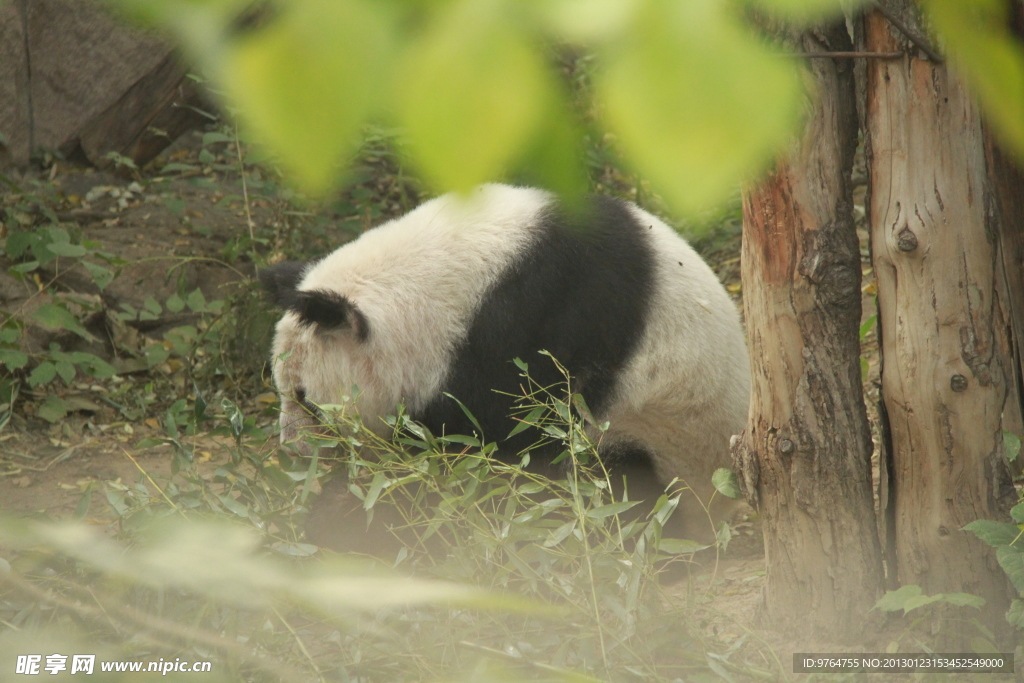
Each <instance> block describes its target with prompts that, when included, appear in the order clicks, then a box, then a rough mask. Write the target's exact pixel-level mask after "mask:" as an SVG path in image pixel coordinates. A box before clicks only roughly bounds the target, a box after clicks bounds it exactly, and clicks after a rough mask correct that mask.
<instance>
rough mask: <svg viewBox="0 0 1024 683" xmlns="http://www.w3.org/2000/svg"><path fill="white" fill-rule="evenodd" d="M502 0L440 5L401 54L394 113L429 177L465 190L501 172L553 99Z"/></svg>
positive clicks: (544, 76) (535, 58)
mask: <svg viewBox="0 0 1024 683" xmlns="http://www.w3.org/2000/svg"><path fill="white" fill-rule="evenodd" d="M513 12H514V8H513V7H512V5H511V4H510V3H507V2H504V1H503V0H457V1H456V2H452V3H449V4H448V5H446V6H442V7H440V8H439V9H438V10H437V11H436V12H435V15H434V17H433V19H434V21H433V22H432V24H431V25H430V26H429V28H428V29H427V32H426V34H425V35H424V36H423V38H422V39H421V40H418V41H416V42H415V43H414V44H413V45H412V47H411V48H410V49H409V50H408V51H407V52H406V54H405V56H404V64H403V68H402V69H401V77H400V78H399V79H398V83H397V94H396V98H397V100H398V112H399V116H400V117H401V121H402V122H403V123H404V124H405V127H406V129H407V131H408V135H409V142H410V145H411V147H412V148H413V150H414V151H415V153H416V154H415V160H416V161H417V162H418V163H419V165H420V167H421V168H422V170H423V173H424V175H425V176H426V177H427V179H428V180H429V181H430V182H432V183H433V184H434V185H436V186H437V187H438V188H439V189H442V190H468V189H469V188H471V187H472V186H473V185H476V184H477V183H480V182H483V181H485V180H490V179H494V178H496V177H497V176H499V175H500V174H501V173H502V172H503V171H504V170H505V169H506V167H507V166H508V164H510V163H511V162H513V161H514V160H515V158H516V157H518V156H519V155H520V153H521V152H522V150H523V149H524V148H525V147H526V146H527V144H528V143H529V142H530V140H531V138H532V137H533V135H534V133H535V131H536V130H537V129H538V127H539V124H540V123H541V121H542V120H543V118H544V115H545V114H544V113H545V111H546V110H547V109H548V108H549V104H550V103H551V102H552V100H553V89H552V87H551V82H550V80H549V75H548V73H547V71H546V68H545V66H544V64H543V62H542V61H541V59H540V57H539V55H538V54H537V52H536V49H535V48H534V47H533V46H532V45H530V44H529V43H528V42H527V40H526V39H525V38H524V37H523V36H521V35H519V33H518V32H517V30H516V29H517V28H518V26H519V22H517V21H515V17H514V16H513Z"/></svg>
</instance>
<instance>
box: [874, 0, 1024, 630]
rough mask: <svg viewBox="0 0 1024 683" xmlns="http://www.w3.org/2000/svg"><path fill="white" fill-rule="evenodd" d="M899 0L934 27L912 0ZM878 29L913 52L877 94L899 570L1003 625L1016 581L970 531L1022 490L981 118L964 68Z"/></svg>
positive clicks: (878, 252) (906, 13)
mask: <svg viewBox="0 0 1024 683" xmlns="http://www.w3.org/2000/svg"><path fill="white" fill-rule="evenodd" d="M886 5H887V8H888V9H889V11H891V12H895V13H897V14H898V15H899V16H900V17H901V18H902V19H903V21H904V22H905V23H907V24H908V25H910V26H911V27H912V28H915V29H916V30H917V31H919V32H920V33H921V34H925V32H924V31H920V28H919V23H918V21H917V17H916V14H915V7H914V5H913V3H911V2H910V0H893V1H892V2H887V3H886ZM865 36H866V37H865V40H866V44H867V47H868V49H870V50H876V51H880V52H889V51H896V50H907V55H906V56H905V57H903V58H901V59H898V60H884V61H883V60H871V61H870V62H869V63H868V65H867V102H866V118H867V132H866V140H867V143H868V149H869V178H870V184H871V188H872V192H871V197H870V203H869V206H868V216H869V220H870V224H871V231H872V235H871V237H872V239H871V242H872V252H873V255H872V258H873V262H874V270H875V275H876V278H877V280H878V303H879V330H878V331H879V346H880V351H881V355H882V375H881V376H882V400H883V402H884V404H885V412H886V414H887V415H888V422H889V432H890V438H891V443H890V444H889V449H888V451H889V453H890V457H891V458H892V461H891V463H890V464H889V466H890V468H891V469H890V471H891V472H892V474H893V481H892V482H891V486H892V489H893V493H894V509H893V514H894V527H893V528H894V530H895V539H894V540H895V548H896V554H897V567H896V569H897V573H898V578H899V582H900V583H901V584H917V585H920V586H921V587H922V588H923V589H924V590H925V592H927V593H938V592H954V591H965V592H970V593H974V594H977V595H981V596H983V597H984V598H985V599H986V600H987V601H988V605H987V616H988V617H989V618H990V619H991V621H990V623H991V624H993V625H995V624H998V623H999V622H1000V620H1001V619H1002V614H1003V612H1005V609H1006V599H1007V592H1006V581H1005V577H1004V576H1003V573H1002V571H1001V570H1000V569H999V568H998V566H997V565H996V562H995V557H994V554H993V553H992V552H991V549H989V548H988V547H987V546H985V545H984V544H983V543H981V542H980V541H979V540H977V539H976V538H975V537H974V536H973V535H972V534H970V533H968V532H965V531H961V528H962V527H963V526H964V525H965V524H967V523H969V522H971V521H974V520H976V519H982V518H987V519H1002V518H1004V517H1005V514H1006V507H1005V506H1006V504H1007V503H1008V502H1009V501H1010V500H1011V499H1012V497H1013V489H1012V486H1010V482H1009V477H1008V471H1007V468H1006V463H1005V458H1004V457H1003V453H1002V436H1001V432H1000V415H1001V413H1002V410H1003V404H1004V400H1005V398H1006V392H1007V384H1006V371H1007V366H1008V362H1007V359H1006V358H1005V357H1004V356H1003V355H1002V354H1001V349H1002V348H1005V347H1006V344H1005V343H1004V340H1003V339H1001V338H1000V335H1003V334H1004V331H1003V330H1001V329H1000V328H999V326H998V324H997V320H998V317H999V311H998V310H997V309H996V306H995V301H996V297H995V296H994V293H995V284H996V283H995V276H996V272H997V271H996V269H997V257H998V248H997V243H996V242H997V237H996V235H997V233H996V232H995V231H994V230H993V225H992V224H991V222H990V219H989V211H990V209H991V207H992V206H993V202H994V199H993V196H992V194H991V192H990V188H989V183H988V182H987V170H986V161H985V136H984V133H983V129H982V122H981V116H980V113H979V111H978V108H977V105H976V104H975V102H974V100H973V98H972V97H971V96H970V95H969V93H968V92H966V91H965V89H964V87H963V84H962V82H961V81H960V79H959V78H958V77H957V76H956V75H955V73H954V72H953V71H952V70H951V69H949V68H947V66H946V65H944V64H938V63H934V62H931V61H928V60H927V59H924V58H922V56H921V55H920V54H919V53H918V52H917V51H916V50H913V49H912V48H911V46H910V45H909V44H907V43H906V42H905V39H904V38H903V36H902V35H900V34H898V33H897V32H896V30H895V29H894V28H893V27H892V26H891V24H890V23H889V22H888V21H886V19H885V18H884V17H882V16H881V15H880V14H879V13H877V12H871V13H869V14H868V16H867V17H866V19H865ZM1008 496H1009V498H1008Z"/></svg>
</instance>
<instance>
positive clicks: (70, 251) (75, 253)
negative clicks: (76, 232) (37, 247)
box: [46, 242, 86, 258]
mask: <svg viewBox="0 0 1024 683" xmlns="http://www.w3.org/2000/svg"><path fill="white" fill-rule="evenodd" d="M46 248H47V249H49V250H50V251H51V252H53V253H54V254H56V255H57V256H67V257H70V258H77V257H79V256H84V255H85V253H86V249H85V247H83V246H82V245H80V244H68V243H67V242H50V243H49V244H47V245H46Z"/></svg>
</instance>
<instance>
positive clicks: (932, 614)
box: [872, 585, 999, 653]
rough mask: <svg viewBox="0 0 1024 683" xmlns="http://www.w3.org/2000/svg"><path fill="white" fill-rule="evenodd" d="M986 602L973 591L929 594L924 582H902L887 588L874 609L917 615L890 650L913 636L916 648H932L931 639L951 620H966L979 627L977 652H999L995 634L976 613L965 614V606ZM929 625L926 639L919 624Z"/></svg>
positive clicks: (926, 630)
mask: <svg viewBox="0 0 1024 683" xmlns="http://www.w3.org/2000/svg"><path fill="white" fill-rule="evenodd" d="M984 606H985V599H984V598H981V597H979V596H977V595H971V594H970V593H936V594H935V595H925V594H924V591H922V590H921V587H920V586H914V585H909V586H901V587H900V588H899V590H895V591H887V592H886V594H885V595H884V596H882V598H881V599H879V601H878V602H877V603H875V606H874V607H873V608H872V609H877V610H881V611H883V612H897V611H899V610H903V616H904V617H907V615H909V614H910V613H911V612H915V613H916V614H915V617H914V618H913V619H908V621H909V622H910V623H909V624H907V626H906V628H904V629H903V631H902V633H900V634H899V635H898V636H897V637H896V638H895V640H893V641H891V642H890V643H889V645H888V647H887V650H886V651H887V652H899V650H900V647H905V645H904V643H903V641H905V640H913V643H912V651H918V650H919V649H920V650H923V651H925V652H930V651H931V648H930V647H929V644H928V643H929V642H930V640H931V639H932V638H934V636H935V635H937V634H939V633H940V632H941V631H942V630H943V628H944V627H945V626H944V622H947V621H958V622H959V621H966V622H968V623H969V624H970V625H971V626H972V627H973V628H974V630H975V632H976V634H977V635H976V636H975V637H974V639H973V640H972V645H973V647H974V650H975V652H979V653H982V652H998V651H999V650H998V649H997V648H996V646H995V645H994V642H995V640H996V638H995V636H994V635H993V634H992V632H991V631H989V629H988V628H986V627H985V625H984V624H982V623H981V621H979V620H978V619H977V618H975V617H968V618H965V617H964V616H963V608H973V609H975V610H980V609H981V608H982V607H984ZM922 626H923V627H927V628H926V629H920V630H924V631H925V632H926V633H928V636H925V638H924V639H922V638H921V635H920V633H916V632H915V629H918V627H922Z"/></svg>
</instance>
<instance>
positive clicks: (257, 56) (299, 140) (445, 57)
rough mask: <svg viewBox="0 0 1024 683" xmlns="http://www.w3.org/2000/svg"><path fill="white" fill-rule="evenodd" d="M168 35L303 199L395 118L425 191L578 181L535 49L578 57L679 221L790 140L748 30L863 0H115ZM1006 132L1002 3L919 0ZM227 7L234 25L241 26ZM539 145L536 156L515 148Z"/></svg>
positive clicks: (567, 187) (788, 108) (1008, 135)
mask: <svg viewBox="0 0 1024 683" xmlns="http://www.w3.org/2000/svg"><path fill="white" fill-rule="evenodd" d="M113 1H115V4H116V5H118V6H119V7H121V8H123V9H124V10H126V11H127V12H129V13H130V14H131V15H133V16H135V17H137V18H139V19H141V20H142V21H144V22H148V23H150V24H151V25H156V26H158V27H162V28H164V29H169V30H171V31H173V32H175V33H176V34H177V36H178V38H179V39H180V41H181V42H182V43H183V44H184V45H185V46H186V48H187V49H188V50H189V51H190V52H191V54H192V56H193V58H195V59H196V60H197V62H198V63H199V64H200V65H201V66H202V67H203V68H205V69H206V70H207V72H208V73H209V75H210V77H211V79H212V80H213V82H214V84H215V85H216V87H217V88H219V89H220V90H222V91H223V92H224V93H225V94H226V96H227V98H228V100H229V103H230V104H231V105H232V106H234V107H237V108H238V111H239V115H240V117H241V119H242V121H243V122H244V123H245V125H246V128H247V129H248V130H249V131H250V132H251V133H252V137H253V138H254V139H256V140H259V141H261V142H262V143H263V144H264V145H265V146H266V147H267V148H268V149H269V150H270V151H272V152H273V153H275V154H276V155H277V156H278V157H279V159H280V161H281V163H282V165H283V166H284V167H285V168H286V169H287V170H288V171H290V172H291V174H293V175H294V177H295V179H296V181H297V182H298V183H299V184H300V185H301V186H302V187H303V189H305V190H307V191H309V192H311V193H314V194H324V193H326V192H328V191H329V190H330V189H331V188H333V187H334V186H335V185H336V184H337V183H338V182H339V181H340V180H341V179H342V178H343V175H342V174H341V173H339V170H340V168H342V167H343V166H344V165H346V164H347V163H348V162H349V161H350V160H351V158H352V157H353V155H354V152H355V149H356V147H357V145H358V142H359V137H360V136H359V133H360V127H361V125H362V124H363V123H365V122H368V121H377V122H383V123H385V124H386V125H397V126H399V127H400V128H402V129H403V130H404V131H405V133H406V135H407V136H408V142H409V146H410V149H411V152H412V160H413V162H414V164H415V165H416V166H417V168H418V170H419V172H420V173H421V174H422V175H423V177H424V178H425V179H426V180H427V181H428V182H430V183H431V184H432V185H433V186H434V189H435V190H438V191H447V190H465V189H467V188H469V187H471V186H472V185H474V184H477V183H480V182H483V181H487V180H495V179H498V178H501V177H503V176H507V175H508V174H514V173H516V172H517V171H519V170H521V167H522V166H524V165H535V164H542V165H545V166H548V167H549V168H548V169H547V171H546V172H545V173H544V174H543V175H542V176H541V177H543V178H544V180H545V181H546V182H547V184H549V185H550V186H551V187H552V189H555V190H560V191H563V192H566V193H569V194H571V193H572V192H574V191H578V190H579V189H580V188H582V187H584V186H585V183H583V182H581V180H580V177H579V176H580V174H581V171H580V164H577V163H572V159H574V158H576V157H578V156H579V155H578V149H579V147H580V145H579V134H578V133H576V131H579V130H582V127H580V126H578V125H577V124H578V123H579V122H578V121H575V120H574V118H575V115H574V114H573V113H572V108H571V107H570V106H569V101H570V99H571V96H570V95H569V93H568V92H567V89H565V88H563V87H561V86H560V83H559V80H558V78H557V77H556V70H555V69H553V68H551V67H552V66H553V65H552V63H551V62H552V61H553V60H552V59H550V51H551V46H552V45H565V44H569V45H572V46H574V47H576V48H579V49H582V50H583V51H585V52H587V53H591V54H593V55H595V57H596V61H597V65H598V67H597V69H596V73H595V77H594V79H595V87H594V89H593V96H594V98H595V102H594V105H595V109H596V110H597V112H598V117H599V119H600V120H601V122H602V123H603V124H604V125H606V126H607V128H608V130H609V131H610V132H611V133H612V134H613V135H614V136H615V139H616V143H617V145H618V146H619V147H620V148H621V153H622V154H623V156H624V158H625V160H626V162H627V163H629V164H631V165H632V166H634V167H635V169H636V170H637V171H638V172H639V173H640V174H642V175H643V176H645V177H647V178H650V180H651V181H652V183H653V186H654V188H655V190H656V191H658V192H659V193H660V194H661V195H662V196H663V197H664V198H665V199H666V200H667V201H668V202H669V203H670V204H671V206H672V208H673V209H675V210H676V211H678V212H680V213H682V214H683V215H684V216H687V217H692V216H694V215H695V214H698V213H699V212H701V211H706V210H707V209H709V208H711V207H714V206H717V205H719V204H721V203H722V202H724V201H725V200H727V199H728V198H729V196H730V194H731V193H732V192H733V191H734V188H735V187H736V184H737V182H739V181H742V180H745V179H750V178H752V177H754V176H756V174H757V173H758V172H761V171H763V170H764V169H765V168H766V167H767V166H768V165H769V164H770V163H771V161H772V159H773V158H774V157H775V155H777V154H778V153H780V152H781V151H782V150H784V149H785V147H786V144H787V143H788V142H789V140H790V139H791V138H792V136H793V135H794V134H795V133H796V131H797V130H798V128H797V127H798V125H799V123H800V118H801V117H800V113H801V110H802V108H803V106H804V102H805V99H806V98H805V97H804V93H803V92H802V87H801V80H800V78H799V70H800V68H801V65H800V64H799V62H798V61H797V60H790V59H786V58H783V57H782V56H781V55H780V53H779V50H778V48H777V47H773V46H771V45H770V44H769V43H768V42H767V41H765V40H764V38H763V36H761V35H759V34H758V31H757V28H756V26H754V25H753V22H751V21H750V16H751V12H754V13H756V14H761V15H763V16H768V17H771V18H772V19H771V20H772V21H782V22H793V21H796V22H800V21H820V20H825V19H828V18H832V17H835V16H838V15H840V14H841V13H842V12H843V11H847V12H849V11H852V10H854V9H856V8H857V7H858V5H860V4H862V3H861V1H860V0H733V1H729V0H687V1H686V2H664V1H662V0H595V1H586V0H548V1H543V2H542V1H539V0H532V1H530V2H517V1H515V0H436V1H431V2H425V1H424V0H373V1H371V0H277V1H276V2H272V3H265V4H259V5H257V9H256V10H255V11H254V10H253V9H252V8H251V7H249V6H248V3H246V2H243V1H242V0H113ZM921 2H922V5H923V7H924V9H925V10H926V11H927V16H928V17H929V18H930V20H931V23H932V24H933V25H934V28H935V30H936V31H937V32H938V33H939V34H940V35H939V36H938V38H939V43H940V44H942V45H943V46H944V47H946V48H948V49H949V50H950V51H951V52H952V53H953V57H954V58H955V62H956V64H957V65H958V66H961V67H963V70H964V72H965V74H966V76H967V77H968V79H969V80H970V82H971V83H972V84H973V86H974V87H975V88H976V90H977V92H978V94H979V95H980V98H981V101H982V103H983V104H984V105H985V107H986V110H987V112H988V114H989V116H990V118H991V120H992V121H993V122H994V123H995V126H996V128H997V129H998V130H999V131H1000V133H1001V134H1002V136H1003V138H1004V139H1005V141H1006V142H1007V143H1009V144H1010V145H1011V146H1012V147H1013V148H1014V149H1016V150H1017V151H1018V152H1021V153H1024V124H1022V122H1024V48H1022V46H1021V45H1020V44H1019V42H1014V40H1013V39H1012V37H1011V35H1010V33H1009V30H1008V27H1007V21H1006V19H1007V17H1006V10H1007V7H1008V6H1007V4H1006V3H1004V2H1001V1H1000V0H980V1H972V2H962V1H961V0H921ZM239 16H242V17H243V18H244V19H243V20H240V19H239ZM538 145H541V146H543V148H544V154H536V153H534V154H529V152H530V151H531V150H535V149H536V148H537V146H538Z"/></svg>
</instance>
